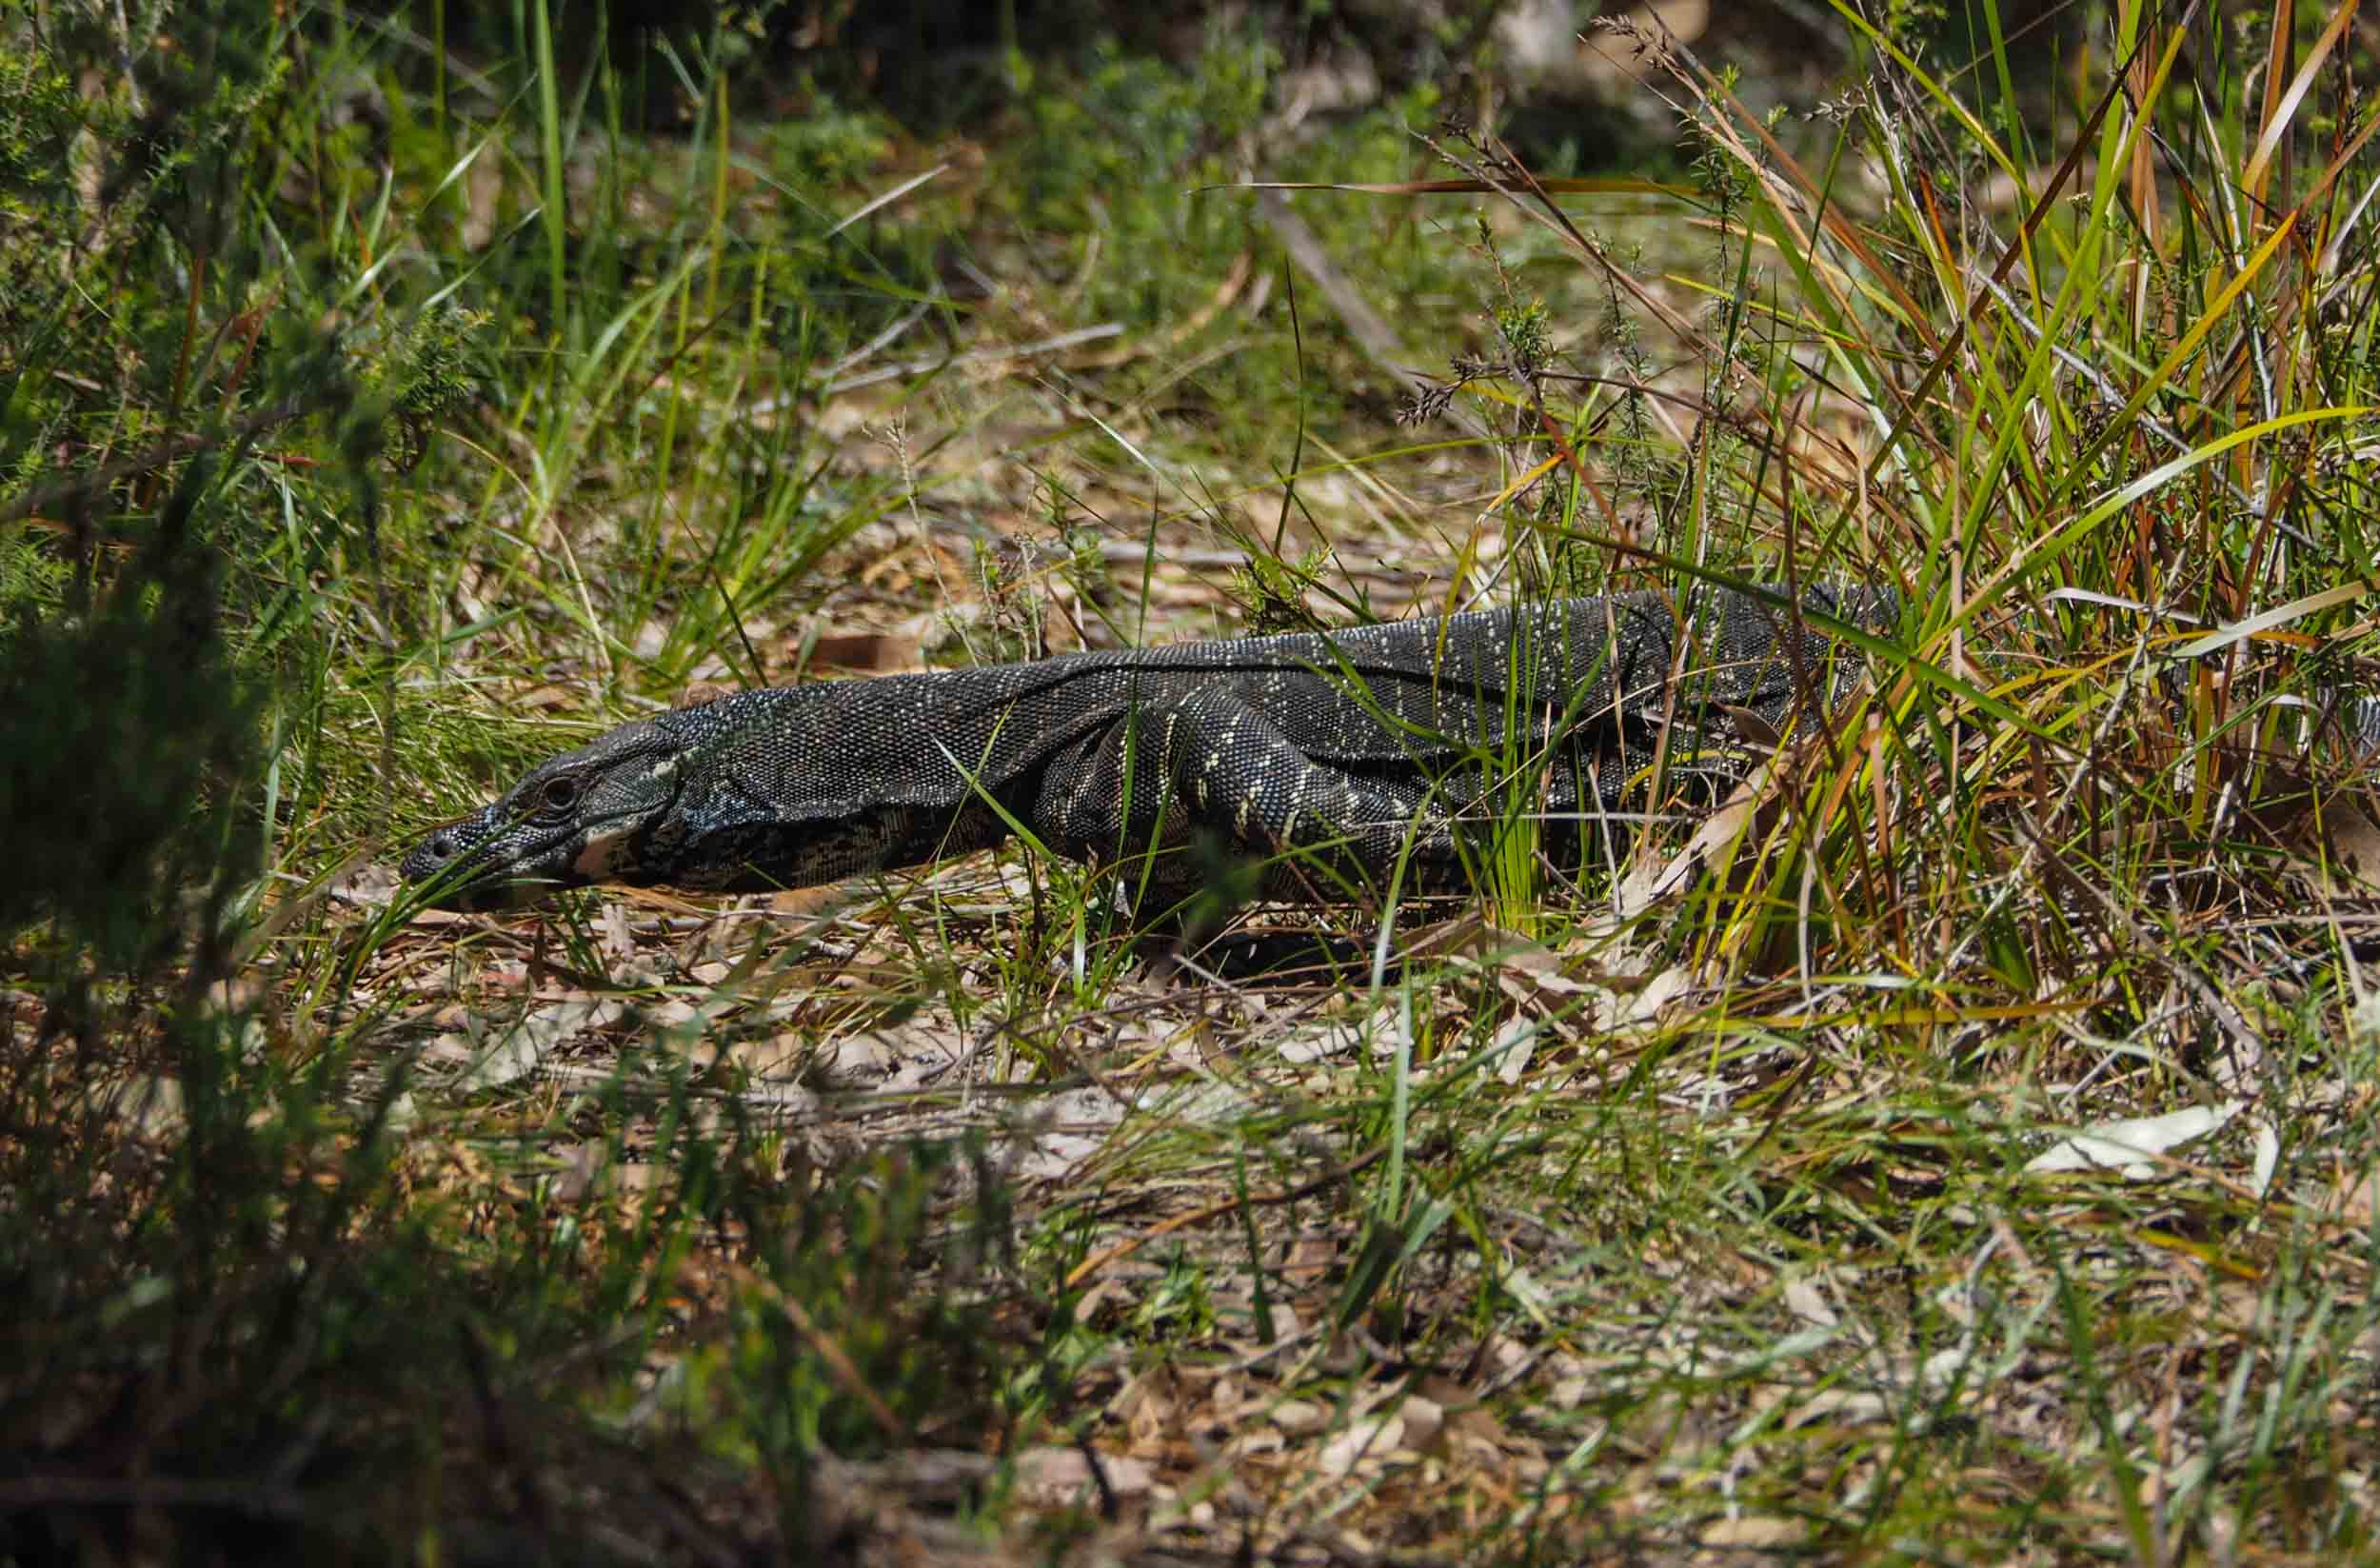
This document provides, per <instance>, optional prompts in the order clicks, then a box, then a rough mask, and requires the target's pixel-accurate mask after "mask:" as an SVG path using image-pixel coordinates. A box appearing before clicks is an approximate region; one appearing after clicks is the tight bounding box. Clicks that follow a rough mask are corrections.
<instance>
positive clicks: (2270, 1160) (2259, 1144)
mask: <svg viewBox="0 0 2380 1568" xmlns="http://www.w3.org/2000/svg"><path fill="white" fill-rule="evenodd" d="M2255 1136H2256V1168H2255V1172H2254V1174H2253V1175H2252V1176H2251V1177H2250V1178H2249V1181H2248V1184H2249V1186H2250V1187H2251V1189H2253V1191H2254V1192H2255V1195H2256V1196H2257V1197H2258V1198H2262V1197H2263V1196H2264V1195H2265V1194H2266V1193H2268V1192H2271V1190H2272V1173H2273V1172H2274V1171H2276V1170H2278V1169H2280V1166H2281V1139H2280V1136H2279V1135H2278V1134H2277V1133H2275V1132H2274V1131H2273V1130H2272V1122H2271V1121H2270V1120H2269V1119H2267V1118H2265V1117H2261V1116H2260V1117H2258V1118H2256V1134H2255Z"/></svg>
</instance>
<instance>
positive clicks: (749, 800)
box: [400, 588, 1899, 908]
mask: <svg viewBox="0 0 2380 1568" xmlns="http://www.w3.org/2000/svg"><path fill="white" fill-rule="evenodd" d="M1692 603H1693V605H1695V608H1694V611H1693V613H1692V615H1691V617H1690V625H1692V627H1693V642H1692V645H1691V646H1690V648H1689V650H1688V652H1687V654H1686V656H1685V657H1684V658H1683V659H1682V661H1680V670H1681V678H1680V680H1679V682H1678V689H1677V690H1676V693H1675V694H1674V695H1673V694H1672V693H1671V692H1670V690H1669V684H1670V675H1671V665H1672V653H1673V646H1674V644H1675V641H1676V617H1675V615H1674V612H1673V610H1672V607H1671V605H1672V601H1671V600H1670V599H1669V598H1668V596H1665V595H1657V594H1650V593H1637V594H1625V595H1612V596H1606V597H1602V598H1592V599H1573V600H1562V601H1554V602H1549V603H1544V604H1539V605H1529V606H1523V607H1520V608H1517V609H1509V610H1495V611H1484V612H1479V613H1476V614H1470V615H1461V616H1455V617H1450V618H1447V619H1444V620H1424V621H1406V622H1399V623H1395V624H1392V625H1377V626H1364V627H1357V628H1353V629H1350V630H1347V631H1340V632H1332V633H1311V634H1307V633H1301V634H1294V635H1288V636H1279V637H1256V638H1233V639H1224V640H1219V641H1213V642H1201V643H1181V644H1174V645H1167V646H1162V647H1154V648H1141V649H1132V650H1126V651H1121V652H1100V653H1076V654H1066V655H1062V656H1061V657H1058V658H1054V659H1043V660H1038V661H1035V662H1032V663H1029V664H1021V665H988V666H985V667H982V668H979V669H966V670H948V671H938V672H933V673H928V674H921V675H894V676H883V677H880V678H876V679H872V680H858V681H843V682H834V683H828V684H824V685H807V686H795V687H784V688H778V689H772V690H763V691H747V692H744V693H741V694H739V695H736V696H733V697H727V698H724V699H722V700H720V701H718V702H715V703H707V704H704V705H701V706H697V707H689V708H684V709H681V710H679V711H677V712H674V713H667V714H663V715H661V716H660V717H658V718H653V719H646V720H641V721H639V722H637V723H635V724H624V725H622V726H621V727H620V728H618V729H615V730H613V731H611V732H610V733H609V734H607V735H605V736H604V737H603V738H602V739H600V740H598V741H596V742H594V743H593V744H590V745H587V746H584V747H582V748H580V749H579V750H576V751H572V752H567V753H565V754H563V755H561V756H558V757H553V758H550V759H548V760H547V761H545V762H544V763H541V764H538V765H537V766H536V767H534V768H532V769H530V770H529V772H528V773H527V774H526V776H524V777H523V778H522V780H521V782H520V783H519V784H515V785H514V786H513V787H512V788H511V789H510V790H508V791H507V792H506V794H505V796H504V797H503V798H502V799H500V800H498V801H495V802H493V803H491V804H488V805H486V806H485V807H483V808H481V809H480V810H478V811H476V812H473V813H472V814H471V815H469V816H467V817H465V818H462V819H461V820H459V821H457V822H453V823H449V824H446V826H444V827H441V828H439V829H438V830H437V831H435V832H434V833H431V834H430V835H428V836H427V837H426V838H425V839H424V840H423V841H422V842H421V843H420V844H418V845H416V846H415V847H414V848H413V850H412V851H411V852H410V853H409V854H407V856H406V857H405V860H404V862H403V863H402V865H401V867H400V869H401V871H402V874H403V875H404V876H405V878H406V879H407V881H408V882H415V883H422V882H431V881H434V882H435V883H436V884H437V887H436V889H435V891H436V894H437V898H438V902H440V903H445V904H446V905H448V906H450V907H461V908H492V907H502V906H505V905H508V904H515V903H526V902H530V901H532V900H535V899H538V898H542V897H544V896H545V895H547V894H549V893H552V892H555V891H558V890H560V889H562V888H565V887H577V886H585V885H587V884H590V883H621V884H626V885H632V886H646V885H654V884H660V883H668V884H672V885H675V886H678V887H682V888H687V889H691V890H696V891H705V892H723V893H724V892H748V891H759V890H765V889H772V888H781V887H798V886H805V885H812V884H816V883H828V882H834V881H838V880H840V879H842V878H843V877H848V876H852V875H855V874H858V873H861V872H866V871H875V870H883V869H888V868H891V867H895V866H903V865H914V864H918V863H922V862H926V861H930V860H936V859H940V858H942V857H944V856H951V855H961V854H965V853H968V852H970V851H973V850H977V849H982V848H986V847H989V846H990V845H993V844H998V843H1000V842H1002V840H1004V839H1006V838H1008V837H1009V836H1010V833H1011V827H1010V824H1009V820H1008V819H1010V818H1013V819H1014V820H1015V821H1016V822H1018V823H1021V824H1023V825H1025V826H1026V827H1028V828H1030V829H1031V830H1032V831H1033V833H1034V834H1035V836H1036V837H1037V838H1039V839H1040V840H1041V843H1042V844H1045V845H1046V846H1047V847H1049V848H1050V849H1052V850H1055V851H1057V852H1058V853H1060V854H1063V855H1066V856H1069V857H1071V858H1073V859H1077V860H1081V861H1085V862H1090V863H1114V862H1117V861H1121V860H1125V859H1129V858H1132V857H1135V856H1138V855H1140V854H1141V853H1143V852H1145V851H1147V850H1149V849H1151V848H1156V849H1159V850H1161V851H1179V850H1180V849H1182V848H1184V847H1185V846H1187V845H1188V844H1191V843H1193V842H1194V841H1195V840H1196V839H1197V837H1198V836H1199V835H1200V834H1206V835H1210V836H1212V837H1215V838H1219V839H1220V840H1221V841H1222V842H1223V843H1224V844H1226V845H1227V846H1229V847H1231V848H1232V849H1234V850H1237V851H1240V852H1243V853H1247V854H1251V855H1256V856H1260V857H1266V858H1274V857H1279V856H1280V855H1281V852H1282V851H1284V850H1295V851H1302V852H1304V853H1303V854H1302V855H1300V856H1295V857H1291V858H1290V859H1289V860H1286V861H1276V863H1275V865H1274V869H1273V870H1272V872H1271V873H1269V874H1268V879H1267V886H1268V890H1269V891H1271V892H1273V893H1275V894H1278V895H1280V896H1289V897H1297V896H1314V895H1318V894H1319V895H1322V896H1328V886H1329V883H1330V881H1331V879H1332V876H1333V875H1334V874H1341V875H1345V876H1349V877H1355V878H1362V879H1368V880H1373V881H1376V882H1384V881H1385V879H1386V876H1387V875H1388V873H1389V872H1390V870H1391V869H1392V867H1394V866H1395V865H1397V864H1398V863H1399V861H1400V859H1401V860H1402V861H1403V863H1405V864H1406V865H1407V867H1408V874H1409V882H1408V885H1411V884H1412V883H1415V882H1418V883H1421V884H1423V885H1425V886H1428V885H1440V884H1454V883H1458V882H1459V880H1460V876H1461V864H1462V851H1463V848H1464V845H1463V844H1462V843H1461V842H1460V835H1461V833H1462V831H1463V827H1462V822H1463V818H1464V807H1466V806H1472V805H1478V804H1485V803H1484V802H1483V800H1482V797H1483V796H1484V795H1485V794H1486V793H1487V791H1488V789H1489V788H1490V786H1491V785H1492V784H1494V782H1495V775H1496V772H1497V769H1499V768H1500V767H1503V766H1508V765H1509V764H1511V763H1512V762H1514V761H1516V760H1520V761H1525V760H1527V759H1528V758H1530V757H1532V756H1536V755H1538V754H1540V753H1543V752H1545V751H1547V750H1548V748H1550V752H1551V755H1550V758H1549V762H1550V765H1549V766H1548V767H1547V768H1546V769H1545V777H1546V778H1547V780H1548V781H1549V786H1550V787H1549V791H1548V793H1547V794H1546V795H1545V796H1544V798H1543V799H1542V801H1541V802H1540V803H1539V808H1540V809H1542V810H1543V811H1544V812H1545V813H1546V815H1547V818H1548V827H1549V838H1550V840H1551V842H1552V844H1553V845H1554V847H1555V848H1556V849H1557V851H1558V852H1562V853H1565V854H1566V855H1567V857H1568V858H1570V859H1573V860H1575V859H1577V857H1578V855H1579V854H1580V853H1581V852H1582V851H1583V850H1584V849H1586V848H1587V847H1588V846H1589V844H1591V842H1592V841H1593V840H1594V839H1595V837H1596V834H1595V833H1594V831H1593V829H1592V824H1588V826H1587V827H1585V828H1583V829H1582V828H1581V826H1580V825H1579V824H1578V822H1577V819H1578V818H1579V817H1581V816H1582V815H1585V814H1591V813H1592V812H1594V811H1595V810H1597V808H1601V809H1605V810H1609V809H1613V808H1615V807H1616V806H1617V805H1618V804H1619V803H1620V802H1621V800H1622V798H1623V796H1624V795H1625V793H1626V790H1627V787H1628V784H1629V781H1630V780H1631V779H1632V778H1634V777H1636V776H1637V775H1638V774H1640V773H1641V772H1642V770H1643V769H1644V768H1645V767H1646V766H1647V765H1648V764H1650V762H1651V761H1652V756H1653V747H1654V745H1655V744H1656V736H1657V735H1658V734H1659V732H1660V730H1661V726H1662V724H1663V722H1664V717H1665V714H1666V715H1667V716H1668V717H1669V718H1670V719H1671V720H1672V722H1674V724H1675V725H1676V728H1675V729H1674V730H1673V731H1672V742H1671V744H1672V755H1673V762H1672V767H1673V769H1674V770H1676V769H1680V768H1682V767H1683V765H1684V764H1682V763H1681V762H1680V761H1679V760H1678V757H1677V753H1678V749H1679V744H1680V737H1683V738H1685V739H1686V740H1687V741H1688V742H1691V741H1692V740H1693V739H1694V738H1695V737H1698V736H1716V734H1718V733H1721V732H1724V731H1725V730H1726V729H1727V728H1728V727H1729V726H1728V724H1727V722H1726V721H1725V720H1723V719H1720V718H1719V717H1718V710H1719V706H1720V705H1726V706H1731V707H1735V708H1741V709H1748V710H1750V711H1751V712H1753V713H1755V714H1757V715H1759V716H1760V718H1761V719H1762V720H1763V722H1765V723H1766V724H1768V725H1769V726H1770V727H1772V728H1774V729H1780V730H1781V729H1783V728H1784V727H1785V724H1786V722H1787V720H1788V719H1789V717H1790V716H1791V715H1792V713H1793V712H1794V711H1795V706H1796V703H1795V698H1796V693H1800V694H1802V695H1804V696H1805V697H1811V698H1815V700H1816V701H1817V702H1818V703H1819V704H1823V703H1825V702H1827V701H1829V700H1831V699H1832V698H1833V697H1834V696H1835V695H1836V694H1838V693H1839V692H1840V690H1841V689H1842V688H1843V686H1844V685H1846V684H1848V682H1849V680H1850V678H1851V676H1852V675H1853V673H1854V671H1855V668H1856V666H1857V661H1856V660H1855V659H1854V658H1853V657H1851V656H1850V655H1849V650H1847V649H1843V648H1839V647H1838V646H1837V645H1835V643H1834V641H1833V640H1832V639H1831V638H1830V637H1828V636H1827V635H1826V634H1825V633H1824V632H1823V631H1821V630H1820V629H1819V628H1818V626H1817V625H1815V623H1811V622H1807V621H1805V622H1803V623H1801V629H1800V631H1799V633H1798V636H1796V634H1795V630H1794V626H1795V619H1794V618H1793V617H1792V616H1791V615H1790V614H1789V612H1788V611H1786V610H1785V609H1784V608H1782V607H1781V606H1780V605H1777V604H1772V603H1769V602H1766V601H1763V600H1760V599H1755V598H1753V597H1751V596H1747V595H1742V594H1736V593H1733V592H1729V591H1724V590H1715V589H1706V590H1702V591H1701V592H1699V593H1697V594H1696V596H1695V597H1694V599H1693V601H1692ZM1804 604H1805V605H1806V607H1807V609H1808V610H1809V611H1810V612H1811V613H1812V614H1815V615H1817V616H1819V617H1840V618H1841V619H1843V620H1844V621H1848V622H1851V623H1853V624H1855V625H1862V626H1865V627H1868V628H1871V629H1876V628H1881V627H1883V626H1885V625H1890V624H1891V623H1892V622H1894V620H1895V619H1896V618H1897V616H1898V612H1899V601H1898V598H1897V596H1895V595H1894V593H1892V591H1891V590H1889V589H1882V588H1844V589H1834V590H1829V589H1819V588H1814V589H1810V590H1808V591H1807V593H1806V594H1805V599H1804ZM994 802H997V803H998V805H997V807H995V805H994V804H992V803H994ZM1003 813H1004V815H1003ZM1474 815H1475V816H1476V815H1477V813H1476V812H1475V813H1474ZM1564 819H1568V820H1567V821H1565V820H1564ZM1192 860H1193V857H1190V856H1187V855H1183V854H1180V853H1168V854H1162V855H1160V857H1159V858H1158V859H1157V861H1156V862H1155V864H1156V865H1157V866H1158V867H1159V868H1160V872H1159V877H1158V883H1157V886H1158V888H1159V889H1160V891H1164V892H1167V893H1171V892H1178V891H1180V890H1181V888H1182V886H1183V885H1185V883H1184V878H1186V877H1187V875H1188V871H1187V867H1188V865H1189V864H1190V863H1191V862H1192ZM1318 873H1319V874H1318Z"/></svg>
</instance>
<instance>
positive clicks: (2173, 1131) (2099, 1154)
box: [2025, 1100, 2247, 1181]
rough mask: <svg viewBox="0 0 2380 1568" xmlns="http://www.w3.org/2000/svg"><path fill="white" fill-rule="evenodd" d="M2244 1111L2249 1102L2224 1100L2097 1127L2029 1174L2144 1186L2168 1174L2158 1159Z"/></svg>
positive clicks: (2032, 1166) (2059, 1147)
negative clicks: (2101, 1175)
mask: <svg viewBox="0 0 2380 1568" xmlns="http://www.w3.org/2000/svg"><path fill="white" fill-rule="evenodd" d="M2246 1106H2247V1102H2246V1101H2243V1100H2226V1101H2224V1102H2222V1103H2221V1104H2218V1105H2186V1106H2184V1107H2183V1108H2182V1109H2180V1110H2178V1111H2168V1112H2166V1113H2165V1114H2164V1115H2163V1116H2142V1117H2129V1118H2126V1119H2124V1120H2121V1121H2100V1122H2095V1123H2093V1124H2092V1125H2091V1126H2088V1127H2085V1128H2083V1129H2082V1130H2081V1131H2080V1132H2077V1133H2074V1134H2073V1135H2072V1136H2071V1137H2067V1138H2063V1139H2060V1140H2059V1141H2057V1142H2056V1143H2054V1144H2053V1145H2051V1147H2050V1148H2049V1149H2048V1150H2046V1151H2044V1152H2043V1153H2041V1154H2039V1155H2036V1156H2035V1157H2034V1158H2033V1160H2032V1161H2029V1162H2027V1164H2026V1166H2025V1174H2026V1175H2027V1176H2052V1175H2056V1174H2058V1173H2059V1172H2063V1171H2087V1170H2111V1171H2113V1172H2114V1173H2115V1174H2116V1175H2118V1176H2120V1177H2122V1178H2124V1180H2125V1181H2149V1180H2150V1179H2151V1178H2152V1177H2156V1176H2159V1175H2162V1174H2163V1173H2164V1170H2165V1164H2164V1162H2163V1161H2161V1160H2160V1159H2159V1158H2158V1157H2159V1156H2161V1155H2164V1154H2167V1153H2170V1152H2171V1151H2172V1150H2174V1149H2178V1148H2180V1147H2181V1146H2182V1145H2183V1144H2185V1143H2189V1142H2193V1141H2196V1140H2198V1139H2201V1138H2204V1137H2206V1136H2207V1134H2209V1133H2211V1132H2212V1131H2214V1130H2215V1129H2216V1128H2217V1127H2220V1126H2222V1125H2224V1124H2225V1123H2226V1122H2228V1121H2231V1118H2233V1117H2235V1116H2237V1115H2238V1114H2239V1113H2240V1112H2241V1111H2242V1110H2243V1109H2245V1108H2246Z"/></svg>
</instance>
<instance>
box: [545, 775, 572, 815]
mask: <svg viewBox="0 0 2380 1568" xmlns="http://www.w3.org/2000/svg"><path fill="white" fill-rule="evenodd" d="M537 804H538V809H539V810H541V811H567V810H569V809H570V808H571V807H572V806H574V805H576V804H579V781H578V780H576V779H574V778H572V777H570V775H568V774H567V773H565V774H563V775H562V776H561V777H560V778H557V779H548V780H546V781H545V788H544V789H543V790H541V791H539V793H538V797H537Z"/></svg>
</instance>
